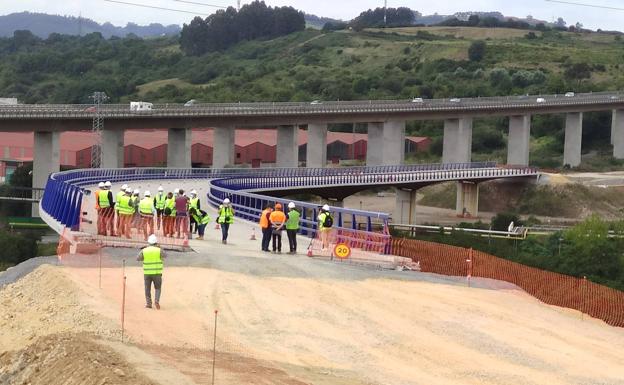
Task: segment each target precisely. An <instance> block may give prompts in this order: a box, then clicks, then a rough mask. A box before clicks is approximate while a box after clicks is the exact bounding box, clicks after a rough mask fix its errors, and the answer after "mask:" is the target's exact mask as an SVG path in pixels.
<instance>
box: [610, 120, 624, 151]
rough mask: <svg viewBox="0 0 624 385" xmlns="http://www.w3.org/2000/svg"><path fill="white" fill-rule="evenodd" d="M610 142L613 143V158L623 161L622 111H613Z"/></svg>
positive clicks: (623, 125)
mask: <svg viewBox="0 0 624 385" xmlns="http://www.w3.org/2000/svg"><path fill="white" fill-rule="evenodd" d="M611 141H612V142H613V157H614V158H616V159H624V110H615V111H613V117H612V122H611Z"/></svg>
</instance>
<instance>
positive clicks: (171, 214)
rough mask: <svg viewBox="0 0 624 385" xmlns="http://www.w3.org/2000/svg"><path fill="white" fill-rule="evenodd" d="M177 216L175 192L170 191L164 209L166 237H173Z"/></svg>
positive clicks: (164, 231)
mask: <svg viewBox="0 0 624 385" xmlns="http://www.w3.org/2000/svg"><path fill="white" fill-rule="evenodd" d="M175 217H176V211H175V197H174V196H173V193H171V192H169V193H167V199H165V210H164V211H163V234H165V237H173V230H174V224H175Z"/></svg>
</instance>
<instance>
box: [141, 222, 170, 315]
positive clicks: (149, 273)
mask: <svg viewBox="0 0 624 385" xmlns="http://www.w3.org/2000/svg"><path fill="white" fill-rule="evenodd" d="M147 243H149V246H148V247H146V248H144V249H143V250H141V252H140V253H139V256H138V258H137V261H141V262H143V281H144V283H145V307H146V308H148V309H151V308H152V284H154V306H155V307H156V309H158V310H160V291H161V288H162V273H163V259H165V258H166V257H167V256H166V255H165V252H164V251H163V250H162V249H161V248H160V247H158V238H156V236H155V235H154V234H152V235H150V236H149V238H148V239H147Z"/></svg>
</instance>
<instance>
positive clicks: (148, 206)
mask: <svg viewBox="0 0 624 385" xmlns="http://www.w3.org/2000/svg"><path fill="white" fill-rule="evenodd" d="M154 214H156V208H155V207H154V200H153V199H152V194H151V193H150V192H149V190H147V191H145V192H144V193H143V199H141V201H140V202H139V215H140V216H141V230H143V236H144V237H145V240H146V241H147V235H148V234H154Z"/></svg>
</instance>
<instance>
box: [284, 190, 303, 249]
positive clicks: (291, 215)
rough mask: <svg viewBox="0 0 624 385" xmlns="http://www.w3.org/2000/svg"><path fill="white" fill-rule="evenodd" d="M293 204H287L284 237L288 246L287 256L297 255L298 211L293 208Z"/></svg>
mask: <svg viewBox="0 0 624 385" xmlns="http://www.w3.org/2000/svg"><path fill="white" fill-rule="evenodd" d="M295 207H296V206H295V202H290V203H289V204H288V214H286V235H288V244H289V245H290V252H289V254H296V253H297V232H298V231H299V219H300V214H299V211H297V209H296V208H295Z"/></svg>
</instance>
